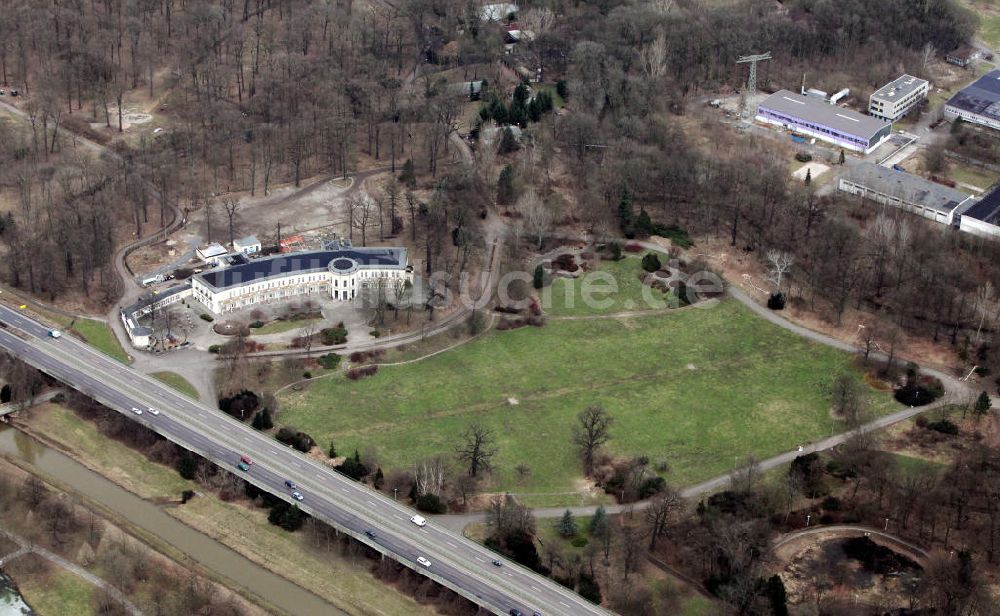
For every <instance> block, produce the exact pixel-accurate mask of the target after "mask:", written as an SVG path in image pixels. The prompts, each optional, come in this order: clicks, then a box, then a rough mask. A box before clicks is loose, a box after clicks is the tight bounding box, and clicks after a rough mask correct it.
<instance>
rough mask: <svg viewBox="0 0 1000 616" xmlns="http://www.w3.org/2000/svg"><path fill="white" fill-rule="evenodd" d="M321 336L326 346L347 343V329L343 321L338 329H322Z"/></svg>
mask: <svg viewBox="0 0 1000 616" xmlns="http://www.w3.org/2000/svg"><path fill="white" fill-rule="evenodd" d="M319 335H320V338H321V339H322V341H323V344H325V345H326V346H333V345H335V344H345V343H347V328H346V327H344V322H343V321H341V322H340V323H337V326H336V327H326V328H324V329H322V330H321V331H320V332H319Z"/></svg>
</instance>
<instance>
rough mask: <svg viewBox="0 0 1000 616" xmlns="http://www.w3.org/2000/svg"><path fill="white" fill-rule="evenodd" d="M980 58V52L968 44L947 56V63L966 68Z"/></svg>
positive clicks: (960, 46)
mask: <svg viewBox="0 0 1000 616" xmlns="http://www.w3.org/2000/svg"><path fill="white" fill-rule="evenodd" d="M977 58H979V50H978V49H976V48H975V47H973V46H971V45H967V44H964V43H963V44H962V45H959V46H958V47H956V48H955V49H953V50H951V51H949V52H948V53H946V54H945V56H944V59H945V62H950V63H951V64H954V65H955V66H961V67H962V68H965V67H967V66H969V65H970V64H972V63H973V62H974V61H975V60H976V59H977Z"/></svg>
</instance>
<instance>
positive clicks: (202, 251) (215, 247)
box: [195, 242, 229, 263]
mask: <svg viewBox="0 0 1000 616" xmlns="http://www.w3.org/2000/svg"><path fill="white" fill-rule="evenodd" d="M228 252H229V251H228V250H226V249H225V248H224V247H223V246H222V244H219V243H216V242H212V243H211V244H209V245H207V246H202V247H201V248H199V249H198V250H196V251H195V255H196V256H197V257H198V258H199V259H201V260H202V261H204V262H206V263H215V262H216V261H217V260H218V259H219V257H221V256H222V255H224V254H226V253H228Z"/></svg>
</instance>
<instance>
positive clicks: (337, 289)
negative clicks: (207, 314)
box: [191, 268, 413, 314]
mask: <svg viewBox="0 0 1000 616" xmlns="http://www.w3.org/2000/svg"><path fill="white" fill-rule="evenodd" d="M399 280H403V281H410V282H412V281H413V274H412V272H409V271H407V270H406V269H403V268H363V269H358V270H355V271H353V272H349V273H337V272H331V271H329V270H322V271H317V270H312V271H308V272H295V273H291V274H288V275H285V276H274V277H271V278H266V279H263V280H257V281H254V282H251V283H248V284H245V285H237V286H234V287H229V288H227V289H218V290H217V289H215V288H213V287H212V286H210V285H207V284H205V283H204V282H203V281H202V280H201V279H199V278H197V277H195V278H192V280H191V285H192V291H193V295H194V298H195V299H197V300H198V301H199V302H201V303H202V304H204V305H205V306H206V307H207V308H208V309H209V310H210V311H212V312H213V313H214V314H224V313H226V312H232V311H234V310H240V309H242V308H246V307H249V306H253V305H255V304H266V303H270V302H276V301H283V300H288V299H291V298H293V297H297V296H300V295H309V294H312V293H327V294H329V297H330V298H331V299H334V300H340V301H351V300H354V299H355V298H357V297H358V295H359V294H360V292H361V290H362V289H364V288H366V287H370V286H373V285H375V284H382V285H383V286H392V285H393V284H395V283H396V282H397V281H399Z"/></svg>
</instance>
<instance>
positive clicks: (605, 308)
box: [540, 252, 668, 316]
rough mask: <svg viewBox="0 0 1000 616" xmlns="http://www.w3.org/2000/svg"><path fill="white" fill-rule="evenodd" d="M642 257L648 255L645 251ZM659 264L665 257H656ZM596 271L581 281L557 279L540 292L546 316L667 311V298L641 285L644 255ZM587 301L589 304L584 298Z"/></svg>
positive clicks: (608, 262)
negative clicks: (627, 311) (663, 309)
mask: <svg viewBox="0 0 1000 616" xmlns="http://www.w3.org/2000/svg"><path fill="white" fill-rule="evenodd" d="M642 254H646V253H645V252H644V253H642ZM657 256H658V257H659V258H660V263H662V264H663V265H664V266H666V263H665V262H664V261H665V259H666V256H665V255H662V254H657ZM597 272H600V273H601V275H600V276H599V275H597V274H596V273H595V272H588V273H586V274H583V275H582V276H581V277H580V278H576V279H573V278H555V279H554V280H553V281H552V284H551V285H549V286H547V287H545V288H544V289H542V290H541V292H540V300H541V303H542V308H543V309H544V310H545V313H546V314H548V315H551V316H587V315H598V314H611V313H615V312H622V311H626V310H648V309H654V308H665V307H666V305H665V304H666V301H667V297H668V296H667V295H666V294H664V293H663V292H661V291H657V290H655V289H653V288H651V287H648V286H646V285H644V284H642V280H640V279H639V276H640V275H643V274H645V273H646V272H645V271H644V270H643V269H642V256H641V255H639V256H631V255H630V256H626V257H625V258H624V259H621V260H620V261H601V265H600V268H599V269H598V270H597ZM585 298H587V301H584V299H585Z"/></svg>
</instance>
